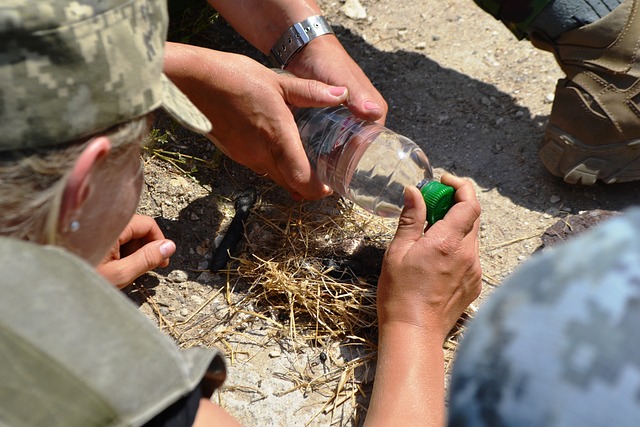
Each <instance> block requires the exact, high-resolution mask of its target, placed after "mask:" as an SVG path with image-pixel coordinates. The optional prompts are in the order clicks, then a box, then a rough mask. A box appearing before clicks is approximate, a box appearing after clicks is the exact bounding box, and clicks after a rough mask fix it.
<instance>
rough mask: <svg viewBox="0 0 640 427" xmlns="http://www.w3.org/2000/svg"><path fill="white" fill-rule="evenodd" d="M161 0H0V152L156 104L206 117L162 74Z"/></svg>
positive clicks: (190, 117) (183, 118)
mask: <svg viewBox="0 0 640 427" xmlns="http://www.w3.org/2000/svg"><path fill="white" fill-rule="evenodd" d="M167 25H168V17H167V11H166V1H165V0H75V1H69V0H48V1H42V0H2V3H1V4H0V40H1V43H0V134H1V135H2V136H1V137H0V151H7V150H14V149H22V148H35V147H46V146H52V145H59V144H61V143H64V142H68V141H72V140H76V139H80V138H83V137H87V136H90V135H92V134H95V133H98V132H100V131H104V130H106V129H108V128H110V127H112V126H114V125H116V124H120V123H124V122H126V121H128V120H131V119H133V118H136V117H141V116H143V115H145V114H147V113H149V112H151V111H153V110H155V109H157V108H163V109H165V110H166V111H167V112H168V113H170V114H171V115H172V116H173V117H174V118H176V119H177V120H178V121H179V122H180V123H181V124H183V125H185V126H186V127H188V128H190V129H192V130H194V131H196V132H199V133H207V132H209V131H210V130H211V123H210V122H209V120H207V118H206V117H205V116H204V115H203V114H202V113H201V112H200V111H199V110H198V109H197V108H196V107H195V106H194V105H193V104H192V103H191V102H190V101H189V99H188V98H187V97H186V96H185V95H184V94H183V93H182V92H180V90H179V89H178V88H177V87H176V86H175V85H174V84H173V83H171V82H170V81H169V79H168V78H167V77H166V76H165V75H164V74H163V73H162V61H163V52H164V43H165V40H166V33H167Z"/></svg>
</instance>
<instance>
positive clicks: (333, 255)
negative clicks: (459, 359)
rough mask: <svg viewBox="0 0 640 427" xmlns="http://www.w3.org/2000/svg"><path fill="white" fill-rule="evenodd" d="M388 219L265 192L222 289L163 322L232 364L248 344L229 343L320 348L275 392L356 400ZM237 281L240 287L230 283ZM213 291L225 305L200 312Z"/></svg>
mask: <svg viewBox="0 0 640 427" xmlns="http://www.w3.org/2000/svg"><path fill="white" fill-rule="evenodd" d="M395 226H396V222H395V221H393V220H385V219H382V218H379V217H375V216H373V215H371V214H369V213H367V212H365V211H363V210H361V209H360V208H358V207H356V206H354V205H352V204H351V203H350V202H346V201H343V200H341V199H338V198H335V197H332V198H329V199H326V200H324V201H323V202H316V203H307V204H298V205H296V206H294V207H291V206H282V205H277V204H273V203H269V202H266V201H265V198H263V199H262V202H259V203H258V205H257V207H256V208H255V209H254V211H253V213H252V215H251V216H250V219H249V222H248V223H247V225H246V229H245V247H244V250H243V252H242V254H241V255H240V256H239V257H238V258H235V259H234V262H233V263H232V264H231V267H230V268H229V269H228V270H226V271H223V272H222V273H223V274H226V278H227V280H226V283H227V284H226V288H225V289H222V290H218V291H216V292H212V293H211V295H210V297H209V298H208V299H207V301H206V302H205V303H204V304H203V305H202V306H201V307H200V308H199V309H198V310H195V311H194V312H193V313H191V314H190V316H188V318H187V319H186V320H184V321H182V322H180V323H178V324H174V325H171V326H168V325H166V324H165V329H167V330H168V331H169V332H170V333H171V335H173V336H174V337H176V338H177V340H178V342H180V343H181V345H183V346H191V345H201V344H206V345H212V344H213V343H215V344H216V345H218V346H219V347H221V348H223V349H225V350H226V352H227V354H228V356H229V359H230V362H231V363H234V361H235V359H236V357H237V356H238V354H237V351H238V350H237V349H238V348H240V347H242V348H246V345H245V346H236V345H235V343H244V344H246V343H248V342H250V343H251V344H252V345H257V346H263V347H264V346H267V345H269V343H272V342H273V341H276V342H277V343H278V345H279V346H280V347H281V348H283V349H286V351H287V352H289V353H290V354H297V353H299V352H300V351H301V349H312V352H315V353H316V354H318V355H320V354H321V353H322V354H323V355H324V356H322V357H324V358H325V360H326V364H325V363H324V362H323V365H324V369H322V372H318V369H317V366H300V367H297V368H292V369H291V371H290V372H288V373H286V374H284V375H283V378H284V379H287V380H288V381H290V382H291V384H292V387H291V388H290V389H289V390H287V391H286V392H284V393H283V394H286V393H289V392H292V391H295V390H300V391H303V392H305V393H311V392H313V393H319V394H321V395H323V396H324V397H325V399H326V403H325V405H324V407H323V408H322V410H321V411H320V412H319V414H320V413H329V412H332V411H335V410H336V409H337V408H340V407H341V405H343V404H344V403H347V402H350V403H351V405H352V407H354V408H355V407H357V406H358V402H359V401H360V399H364V400H366V398H367V393H368V390H369V388H367V386H369V385H370V382H371V380H372V377H373V373H372V372H373V367H374V365H375V357H376V342H375V341H376V339H377V318H376V283H377V278H378V274H379V267H380V265H381V261H382V254H383V251H384V248H385V247H386V245H387V244H388V243H389V241H390V240H391V238H392V237H393V233H394V232H395ZM355 266H357V268H356V267H355ZM241 284H243V285H241ZM240 286H242V287H243V289H242V291H238V289H236V288H237V287H240ZM218 298H220V299H222V298H223V299H224V301H225V302H226V307H224V308H223V309H221V308H220V306H219V305H218V307H217V308H216V316H211V315H200V311H201V310H202V309H203V308H204V307H206V306H207V305H208V304H210V303H211V302H212V301H214V300H216V299H218ZM472 311H473V308H471V311H470V312H472ZM157 314H159V313H157ZM159 318H160V319H161V317H159ZM161 322H162V320H161ZM255 324H260V325H261V326H260V328H261V330H263V331H264V334H263V335H262V336H260V337H256V336H255V335H254V334H251V333H248V332H249V331H250V330H251V329H252V327H253V325H255ZM254 329H255V328H254ZM194 331H197V333H194ZM458 334H459V329H457V330H456V332H454V333H453V334H452V335H451V337H450V338H449V340H448V341H447V342H446V343H445V350H446V352H445V353H446V355H447V365H448V364H449V362H450V360H451V358H452V356H453V353H454V350H455V347H456V343H457V338H458ZM331 348H334V349H335V348H340V349H343V350H344V348H349V351H348V353H349V356H348V357H344V355H345V354H346V353H345V352H344V351H333V352H332V351H328V350H327V349H331ZM243 356H245V357H251V356H250V355H248V354H243Z"/></svg>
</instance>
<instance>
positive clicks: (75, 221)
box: [69, 219, 80, 233]
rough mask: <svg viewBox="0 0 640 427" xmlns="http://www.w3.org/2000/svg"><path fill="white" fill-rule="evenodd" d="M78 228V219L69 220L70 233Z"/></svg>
mask: <svg viewBox="0 0 640 427" xmlns="http://www.w3.org/2000/svg"><path fill="white" fill-rule="evenodd" d="M79 229H80V221H78V220H77V219H74V220H73V221H71V224H69V230H70V231H71V232H72V233H75V232H76V231H78V230H79Z"/></svg>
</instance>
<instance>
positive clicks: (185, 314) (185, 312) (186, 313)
mask: <svg viewBox="0 0 640 427" xmlns="http://www.w3.org/2000/svg"><path fill="white" fill-rule="evenodd" d="M188 315H189V310H188V309H186V308H183V309H181V310H180V316H182V317H187V316H188Z"/></svg>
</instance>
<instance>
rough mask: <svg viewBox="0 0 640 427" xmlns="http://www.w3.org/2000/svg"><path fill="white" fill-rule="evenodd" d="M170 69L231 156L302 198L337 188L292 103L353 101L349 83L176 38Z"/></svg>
mask: <svg viewBox="0 0 640 427" xmlns="http://www.w3.org/2000/svg"><path fill="white" fill-rule="evenodd" d="M164 70H165V73H166V74H167V76H169V78H170V79H171V80H172V81H173V82H174V83H175V84H176V85H177V86H178V87H179V88H180V89H181V90H182V91H183V92H184V93H185V94H186V95H187V96H188V97H189V98H190V99H191V101H192V102H193V103H194V104H195V105H196V106H197V107H198V108H199V109H200V110H201V111H202V112H203V113H204V114H205V115H206V116H207V117H208V118H209V120H211V122H212V124H213V130H212V132H211V134H210V135H209V137H210V139H211V140H212V141H213V142H214V143H215V144H216V146H218V148H220V149H221V150H222V151H223V152H224V153H225V154H226V155H227V156H229V157H230V158H232V159H233V160H235V161H237V162H238V163H241V164H243V165H245V166H247V167H249V168H250V169H252V170H253V171H254V172H256V173H258V174H261V175H264V174H266V175H267V176H268V177H269V178H270V179H271V180H273V181H275V182H276V183H277V184H279V185H281V186H282V187H284V188H285V189H287V190H288V191H289V192H291V194H292V196H294V197H295V198H305V199H319V198H321V197H324V196H326V195H328V194H330V193H331V190H330V189H329V188H328V187H327V186H325V185H324V184H322V183H321V182H320V181H319V180H318V178H317V177H316V176H315V174H314V173H313V172H312V170H311V166H310V165H309V161H308V160H307V156H306V154H305V152H304V148H303V147H302V142H301V141H300V134H299V133H298V128H297V126H296V124H295V121H294V120H293V114H292V113H291V110H290V108H289V106H290V105H291V106H298V107H320V106H333V105H339V104H342V103H344V102H345V101H346V99H347V95H348V93H347V90H346V88H345V87H335V86H328V85H326V84H323V83H320V82H318V81H314V80H306V79H300V78H295V77H291V76H286V75H282V74H278V73H276V72H274V71H273V70H271V69H269V68H267V67H265V66H263V65H261V64H260V63H258V62H256V61H254V60H252V59H250V58H248V57H246V56H243V55H236V54H231V53H226V52H219V51H214V50H211V49H205V48H201V47H197V46H190V45H184V44H176V43H168V44H167V48H166V51H165V61H164Z"/></svg>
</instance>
